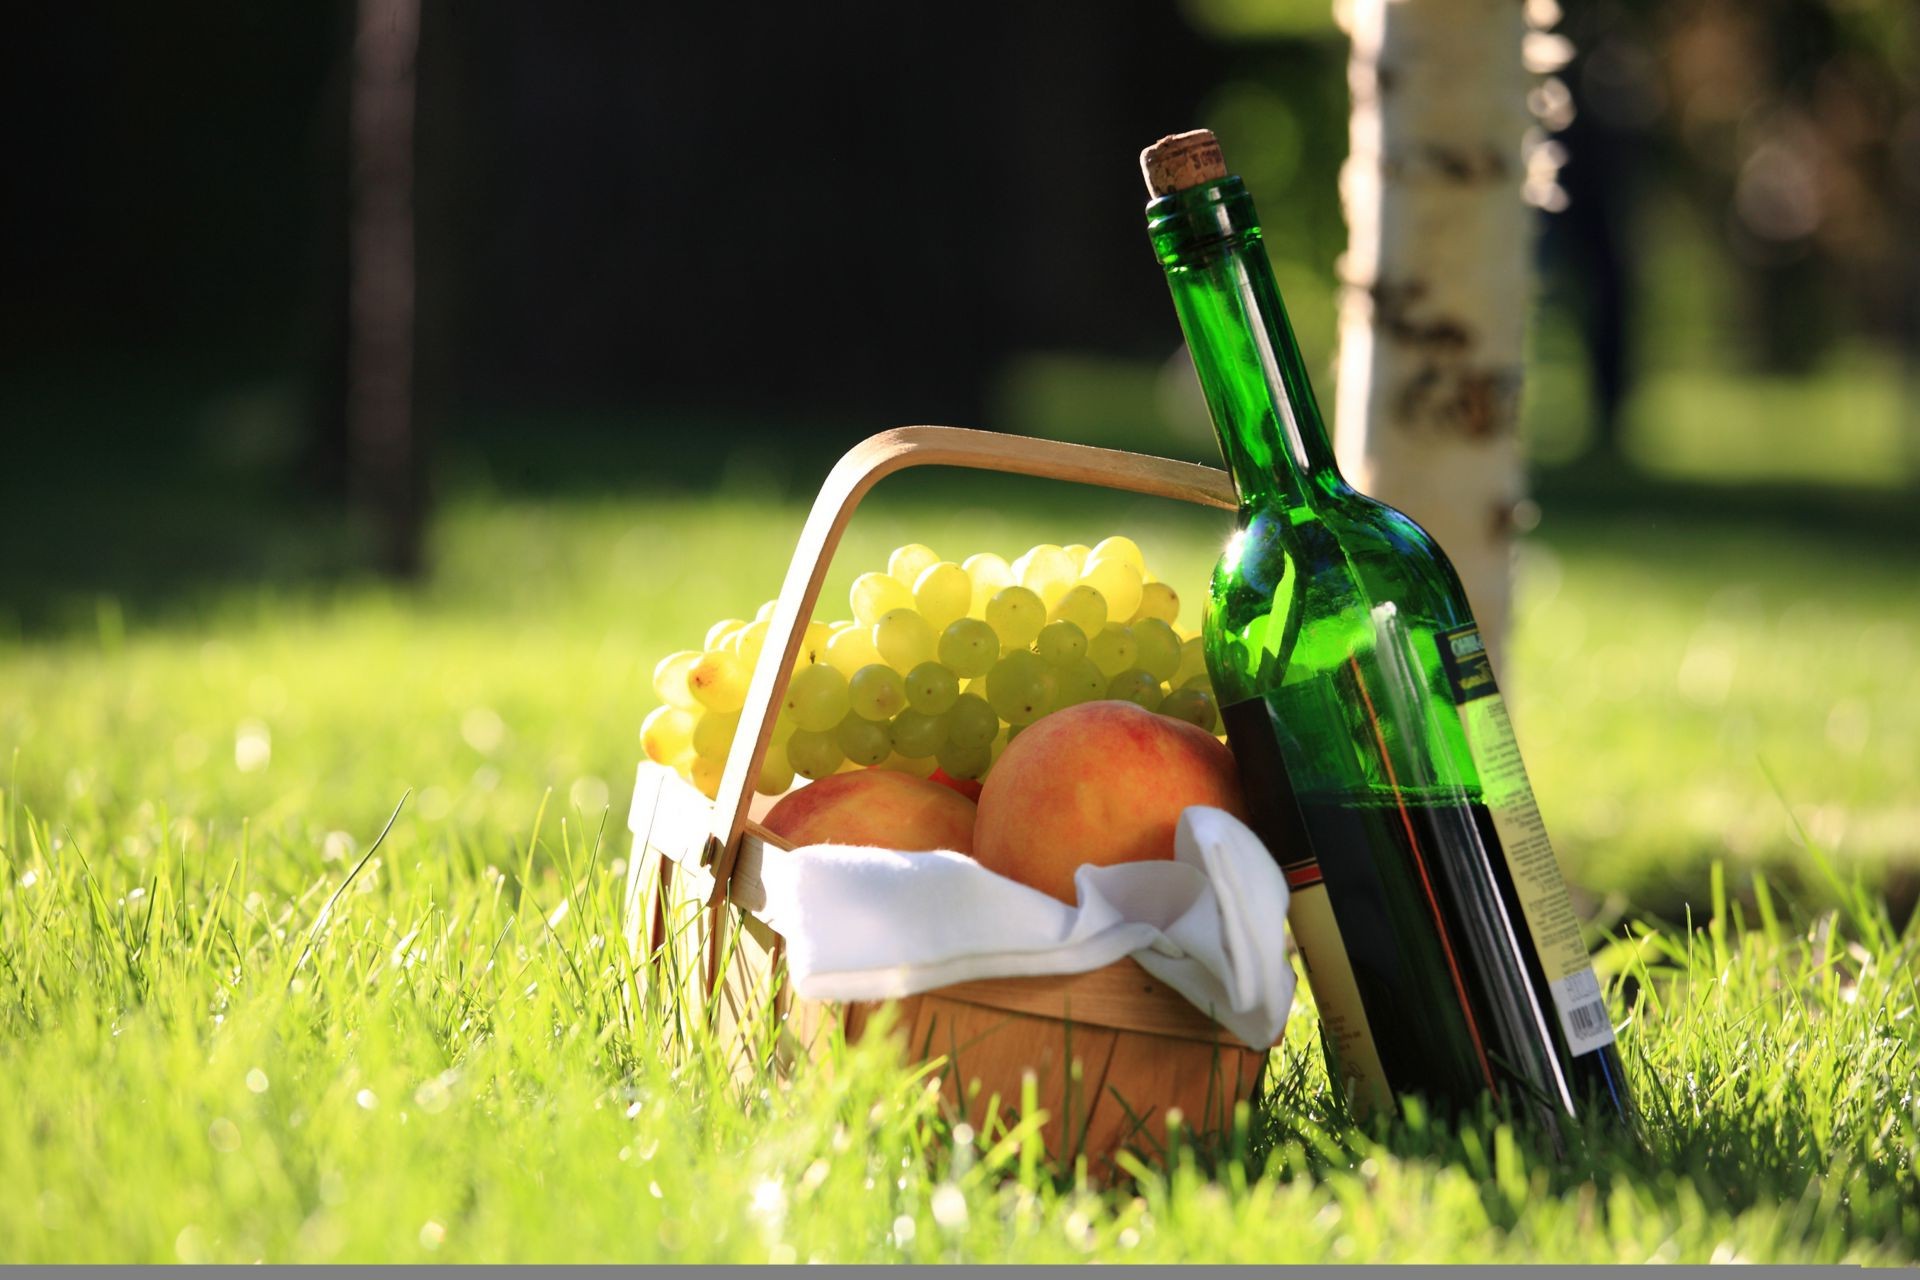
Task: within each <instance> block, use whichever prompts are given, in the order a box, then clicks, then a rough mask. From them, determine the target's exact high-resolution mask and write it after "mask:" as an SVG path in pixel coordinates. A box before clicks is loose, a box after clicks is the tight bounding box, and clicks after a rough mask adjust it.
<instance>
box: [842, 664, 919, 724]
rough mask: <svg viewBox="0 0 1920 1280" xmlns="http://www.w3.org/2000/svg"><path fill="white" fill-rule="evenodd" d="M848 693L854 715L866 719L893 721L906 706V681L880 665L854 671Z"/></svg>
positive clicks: (892, 670) (848, 682)
mask: <svg viewBox="0 0 1920 1280" xmlns="http://www.w3.org/2000/svg"><path fill="white" fill-rule="evenodd" d="M847 694H848V698H849V702H850V705H851V706H852V707H853V710H854V713H855V714H856V715H858V716H860V717H861V718H863V719H866V720H891V719H893V718H894V717H895V716H897V715H899V714H900V713H901V712H902V711H904V710H905V709H906V706H907V682H906V681H904V680H902V679H901V678H900V673H899V672H898V671H895V670H894V669H893V668H892V667H888V666H883V665H881V664H880V663H874V664H873V665H872V666H866V667H862V668H860V669H859V670H858V671H856V672H854V673H853V679H851V680H849V681H847Z"/></svg>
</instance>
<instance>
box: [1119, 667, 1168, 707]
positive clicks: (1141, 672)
mask: <svg viewBox="0 0 1920 1280" xmlns="http://www.w3.org/2000/svg"><path fill="white" fill-rule="evenodd" d="M1166 694H1167V691H1166V690H1165V689H1163V688H1161V687H1160V682H1159V681H1158V680H1155V679H1154V678H1153V672H1151V671H1147V670H1145V669H1144V668H1141V667H1134V668H1133V669H1131V670H1129V671H1122V672H1121V673H1120V674H1119V675H1117V676H1115V677H1114V678H1113V682H1112V683H1111V684H1109V685H1108V686H1107V696H1108V697H1109V698H1118V699H1120V701H1122V702H1134V703H1138V704H1139V705H1140V706H1143V707H1145V708H1146V709H1147V710H1149V711H1152V710H1154V709H1156V708H1157V707H1159V705H1160V700H1161V699H1162V698H1164V697H1166Z"/></svg>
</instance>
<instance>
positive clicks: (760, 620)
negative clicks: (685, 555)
mask: <svg viewBox="0 0 1920 1280" xmlns="http://www.w3.org/2000/svg"><path fill="white" fill-rule="evenodd" d="M847 605H848V611H849V612H850V613H851V614H852V615H853V616H852V617H851V618H850V619H846V620H843V621H839V622H818V621H815V622H810V623H808V625H807V630H806V635H805V636H804V637H803V639H802V641H801V644H800V650H799V653H798V654H797V655H796V656H795V658H794V664H793V669H792V671H791V673H790V676H789V679H788V682H787V693H786V698H785V700H784V702H783V704H782V706H781V708H780V712H779V715H778V716H777V717H776V719H775V720H774V726H773V739H772V742H771V743H770V744H769V746H768V748H767V755H766V759H765V760H764V761H763V762H762V764H761V767H760V776H759V777H758V778H757V779H756V780H755V786H756V787H757V789H758V790H760V791H761V792H762V793H764V794H766V795H779V794H781V793H783V792H785V791H786V790H787V789H788V788H789V787H791V786H792V785H793V779H794V775H795V774H798V775H800V776H801V777H805V778H824V777H826V776H828V775H829V774H833V773H843V772H846V771H849V770H853V769H864V768H873V767H879V768H887V769H898V770H901V771H903V772H907V773H912V774H916V775H918V776H920V777H927V776H930V775H931V774H933V772H934V771H935V770H936V769H937V770H941V771H944V772H945V773H946V774H947V776H949V777H951V778H953V779H955V780H978V779H981V778H984V777H985V776H986V775H987V771H988V770H989V769H991V768H992V767H993V762H994V761H995V760H997V759H999V757H1000V753H1001V752H1002V751H1003V750H1005V749H1006V745H1007V743H1008V742H1009V741H1011V740H1012V738H1013V737H1014V736H1015V735H1016V734H1018V733H1019V732H1020V731H1021V730H1022V729H1023V728H1025V727H1026V726H1027V725H1030V724H1032V723H1033V722H1034V721H1036V720H1038V719H1040V717H1042V716H1044V715H1047V714H1048V713H1049V712H1053V711H1058V710H1060V709H1061V708H1063V707H1070V706H1074V705H1076V704H1078V703H1082V702H1092V701H1094V700H1096V699H1101V698H1120V699H1124V700H1126V701H1128V702H1134V703H1138V704H1139V705H1140V706H1143V707H1145V708H1147V709H1148V710H1150V711H1155V712H1158V713H1159V714H1161V715H1165V716H1172V717H1174V718H1176V719H1180V720H1186V721H1189V722H1190V723H1193V724H1196V725H1199V726H1200V727H1201V728H1202V729H1205V730H1206V731H1207V732H1209V733H1212V732H1214V730H1215V726H1216V725H1217V724H1218V721H1219V709H1218V707H1217V706H1216V705H1215V702H1214V695H1213V689H1212V686H1211V685H1210V684H1209V683H1208V680H1207V668H1206V662H1205V660H1204V659H1203V657H1202V655H1201V652H1200V639H1199V637H1198V636H1197V635H1196V634H1194V633H1193V632H1191V631H1187V630H1184V629H1182V628H1181V627H1180V626H1179V613H1180V597H1179V595H1178V594H1177V593H1176V592H1175V591H1174V589H1173V588H1172V587H1170V586H1168V585H1167V584H1166V583H1164V582H1161V581H1159V580H1158V579H1157V578H1155V577H1154V576H1153V575H1152V574H1151V573H1150V572H1148V570H1147V566H1146V561H1145V558H1144V557H1143V556H1142V555H1141V553H1140V548H1139V547H1138V546H1137V545H1135V544H1134V542H1133V541H1132V540H1131V539H1129V538H1123V537H1111V538H1107V539H1105V540H1103V541H1101V542H1099V543H1096V544H1095V545H1093V546H1091V547H1087V546H1080V545H1075V546H1068V547H1060V546H1054V545H1052V544H1044V545H1041V546H1037V547H1032V548H1030V549H1028V551H1027V552H1026V554H1024V555H1022V556H1020V557H1019V558H1018V559H1016V560H1014V561H1013V562H1012V563H1011V564H1009V563H1008V562H1007V561H1005V560H1003V559H1002V558H1000V557H999V556H997V555H994V554H992V553H991V552H987V553H982V554H980V555H974V556H969V557H967V559H965V560H964V561H961V562H959V563H957V564H956V563H955V562H953V561H950V560H942V559H941V558H940V557H939V556H938V555H937V554H935V553H934V552H933V551H932V550H931V549H930V548H928V547H924V546H922V545H920V544H919V543H909V544H908V545H907V546H904V547H899V548H896V549H895V550H894V552H893V554H892V555H891V556H889V557H888V559H887V568H886V571H885V572H884V573H879V572H876V573H863V574H861V575H860V576H859V577H858V578H855V579H854V582H853V587H852V590H851V591H850V592H849V593H848V601H847ZM772 613H773V602H772V601H768V602H767V603H765V604H763V605H761V606H760V608H759V610H758V612H756V613H755V615H754V617H753V620H752V621H751V622H748V621H743V620H740V619H736V618H729V619H726V620H724V621H721V622H717V623H715V624H714V625H713V627H712V628H711V629H710V630H709V631H708V632H707V636H706V642H705V646H704V647H703V648H702V649H699V650H693V649H688V650H683V651H681V652H679V653H673V654H669V655H667V656H666V657H665V658H663V659H661V660H660V664H659V666H657V667H655V668H654V672H653V688H654V692H655V693H657V694H658V695H659V696H660V699H661V701H662V703H663V704H664V705H663V706H661V707H659V708H658V709H657V710H655V711H654V712H653V713H652V714H651V715H649V716H648V717H647V719H646V722H645V723H644V724H643V725H642V726H641V728H640V740H641V743H642V744H643V745H644V747H645V748H646V753H647V756H648V758H649V759H652V760H655V761H657V762H659V763H661V764H665V765H671V766H672V767H673V768H675V769H676V770H678V771H679V773H680V774H681V776H682V777H684V778H686V779H687V780H688V781H690V782H692V783H693V785H694V786H696V787H698V788H699V789H700V790H701V791H703V792H704V793H706V795H707V796H708V797H712V796H713V795H714V794H715V792H716V791H717V790H718V788H719V785H720V772H721V769H722V767H723V766H724V764H725V762H726V758H727V752H728V751H729V750H730V749H731V748H732V746H733V737H734V729H735V727H736V726H737V725H738V723H739V720H740V708H741V707H742V706H743V705H744V704H745V701H746V696H747V684H748V682H749V680H750V679H751V678H752V675H753V669H754V665H755V664H756V663H757V662H758V661H759V659H760V651H761V649H762V648H763V647H764V646H765V643H766V636H767V620H768V618H769V617H771V616H772Z"/></svg>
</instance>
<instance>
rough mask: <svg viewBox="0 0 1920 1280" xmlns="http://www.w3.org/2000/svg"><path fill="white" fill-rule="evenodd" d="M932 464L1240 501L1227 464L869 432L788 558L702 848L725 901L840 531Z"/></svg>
mask: <svg viewBox="0 0 1920 1280" xmlns="http://www.w3.org/2000/svg"><path fill="white" fill-rule="evenodd" d="M929 466H941V467H967V468H971V469H973V470H975V471H1000V472H1007V473H1010V474H1013V475H1022V476H1036V477H1038V478H1040V479H1043V480H1064V481H1067V482H1069V483H1072V484H1086V485H1093V486H1095V487H1097V488H1103V489H1119V490H1123V491H1126V492H1130V493H1144V494H1147V495H1149V496H1152V497H1156V498H1171V499H1174V500H1176V501H1180V502H1192V503H1195V504H1198V505H1200V506H1204V507H1218V508H1222V509H1224V510H1228V511H1231V510H1233V509H1234V508H1235V507H1236V506H1238V499H1237V497H1236V496H1235V494H1234V490H1233V482H1232V480H1231V479H1229V478H1228V476H1227V473H1226V472H1224V471H1222V470H1220V469H1219V468H1217V467H1203V466H1200V465H1199V464H1197V463H1192V462H1175V461H1173V460H1172V459H1170V458H1156V457H1152V456H1149V455H1147V454H1140V453H1126V452H1123V451H1121V450H1118V449H1098V448H1094V447H1093V446H1091V445H1084V444H1066V443H1063V442H1061V441H1058V440H1036V439H1033V438H1032V437H1029V436H1009V435H1001V434H1000V433H998V432H994V431H974V430H969V429H967V428H963V427H896V428H894V429H893V430H892V431H883V432H881V433H880V434H879V435H876V436H869V437H867V438H866V439H865V440H862V441H861V442H860V443H859V444H857V445H855V446H854V447H853V448H851V449H849V450H848V451H847V452H846V454H845V455H844V456H843V457H842V458H841V459H840V461H839V462H838V463H836V464H834V468H833V470H832V472H830V473H829V474H828V476H827V480H826V483H825V484H824V485H822V486H821V488H820V495H819V496H818V497H817V498H815V499H814V500H813V509H812V510H811V511H810V512H808V513H807V523H806V525H805V527H804V528H802V529H801V531H800V541H799V543H798V545H796V546H795V547H794V549H793V560H792V561H791V562H790V563H789V564H788V565H787V577H786V581H785V582H784V583H782V584H781V587H780V596H779V599H778V600H776V601H775V602H774V607H773V615H772V617H770V618H769V619H768V620H767V637H766V643H765V646H764V647H763V648H762V649H761V650H760V659H759V662H758V663H757V664H756V665H755V666H754V669H753V681H752V683H751V684H750V685H748V687H747V700H746V702H745V704H744V705H743V706H742V707H741V709H740V724H739V726H738V727H737V728H736V729H735V730H734V743H733V750H731V751H729V752H728V753H727V764H726V768H725V770H724V771H723V772H722V773H721V775H720V787H719V791H718V792H717V794H716V795H715V798H714V806H713V827H712V830H711V833H710V834H709V835H708V837H707V841H706V845H705V847H704V848H703V849H702V850H701V852H700V864H701V865H702V866H704V867H709V868H711V873H712V875H713V878H714V888H713V898H712V901H713V903H714V904H715V905H717V904H719V903H720V902H722V901H724V900H725V898H726V896H727V888H728V882H729V880H730V878H731V876H732V874H733V864H734V860H735V859H736V858H737V857H738V856H739V853H740V836H741V833H742V832H743V831H744V830H745V828H746V825H747V805H748V804H749V802H750V801H751V800H752V798H753V784H754V781H755V780H756V779H757V778H758V777H759V776H760V762H761V761H762V760H763V759H764V758H765V757H766V754H767V743H768V741H769V740H770V739H771V738H772V736H773V722H774V720H775V718H776V717H777V715H778V712H777V710H776V708H778V706H779V705H780V701H781V699H783V698H784V697H786V693H787V676H788V673H789V672H790V671H791V670H792V668H793V660H794V658H795V657H797V656H798V655H799V652H800V642H801V640H802V639H804V638H805V634H806V628H805V622H806V620H807V619H810V618H811V617H812V616H813V606H814V604H815V603H816V602H817V601H818V599H819V596H820V584H821V583H822V582H823V581H824V580H825V578H826V576H827V566H828V564H829V563H830V562H831V561H832V559H833V552H834V549H835V548H836V547H838V546H839V545H840V535H841V534H842V533H843V532H845V530H846V527H847V521H848V520H850V519H852V517H853V511H854V508H855V507H857V506H859V505H860V500H861V499H862V498H864V497H865V496H866V494H867V491H868V490H869V489H871V488H873V486H874V485H875V484H876V483H878V482H879V481H880V480H882V479H884V478H885V477H887V476H890V475H892V474H893V473H894V472H896V471H904V470H906V469H907V468H908V467H929ZM743 746H744V747H745V749H744V750H743V749H742V748H743Z"/></svg>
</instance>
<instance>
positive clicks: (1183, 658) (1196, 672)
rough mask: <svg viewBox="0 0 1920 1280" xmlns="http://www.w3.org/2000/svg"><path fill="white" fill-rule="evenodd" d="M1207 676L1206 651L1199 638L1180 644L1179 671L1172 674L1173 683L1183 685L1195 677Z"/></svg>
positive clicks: (1183, 641)
mask: <svg viewBox="0 0 1920 1280" xmlns="http://www.w3.org/2000/svg"><path fill="white" fill-rule="evenodd" d="M1206 674H1207V650H1206V645H1205V644H1204V642H1202V641H1201V639H1200V637H1199V636H1195V637H1194V638H1193V639H1191V640H1182V641H1181V642H1180V669H1179V670H1178V671H1175V672H1174V673H1173V683H1174V684H1176V685H1185V684H1186V683H1187V681H1189V680H1191V679H1193V678H1194V677H1195V676H1204V675H1206Z"/></svg>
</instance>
